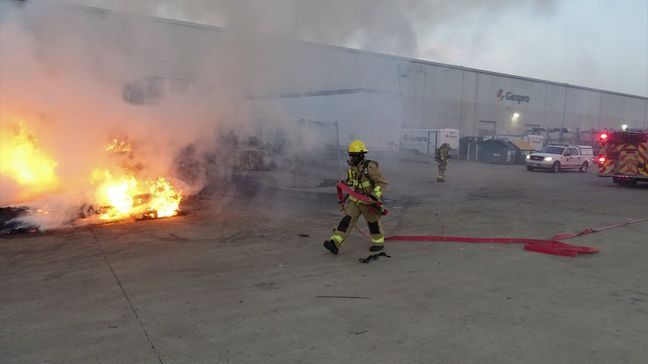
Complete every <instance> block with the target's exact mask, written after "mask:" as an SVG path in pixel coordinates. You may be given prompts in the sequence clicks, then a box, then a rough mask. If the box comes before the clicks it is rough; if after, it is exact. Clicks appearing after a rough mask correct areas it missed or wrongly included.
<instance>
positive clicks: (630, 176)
mask: <svg viewBox="0 0 648 364" xmlns="http://www.w3.org/2000/svg"><path fill="white" fill-rule="evenodd" d="M599 142H600V150H599V158H598V165H599V173H598V175H599V177H612V181H614V183H616V184H620V185H629V186H631V185H635V184H636V183H637V182H639V181H645V182H648V130H637V129H626V130H625V131H604V132H602V133H601V134H599Z"/></svg>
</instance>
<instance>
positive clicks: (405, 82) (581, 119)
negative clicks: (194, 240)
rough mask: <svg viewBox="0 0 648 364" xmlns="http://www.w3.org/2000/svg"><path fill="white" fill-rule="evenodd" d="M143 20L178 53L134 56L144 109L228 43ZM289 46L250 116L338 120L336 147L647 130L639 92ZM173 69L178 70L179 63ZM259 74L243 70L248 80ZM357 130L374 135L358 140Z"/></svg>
mask: <svg viewBox="0 0 648 364" xmlns="http://www.w3.org/2000/svg"><path fill="white" fill-rule="evenodd" d="M76 8H78V9H79V13H83V14H88V15H89V16H90V17H92V18H93V21H94V22H95V23H96V26H97V27H102V24H101V23H102V21H106V19H109V18H120V17H124V16H126V17H137V16H135V15H125V14H118V13H114V12H111V11H106V10H99V9H94V8H85V7H76ZM141 18H144V17H141ZM145 19H147V21H150V22H151V23H153V26H150V27H149V28H147V32H151V34H152V33H156V34H158V35H161V37H163V38H164V39H167V40H168V44H181V45H182V47H181V48H177V47H175V46H174V47H169V48H168V49H165V50H160V49H158V50H155V51H152V52H151V53H150V54H148V55H147V54H146V53H145V52H144V51H140V54H139V56H140V57H147V56H148V57H150V58H151V68H150V74H142V75H141V77H139V78H137V79H134V80H133V82H131V83H129V84H127V85H126V86H125V88H124V91H123V92H124V97H125V98H126V99H127V101H129V102H131V103H147V102H149V101H150V99H151V98H155V97H161V95H162V96H163V95H164V92H163V91H160V90H159V88H161V87H162V88H164V89H175V90H184V89H189V88H192V87H194V86H195V87H197V88H200V84H201V82H203V78H204V76H205V72H209V70H208V69H207V70H206V69H205V68H204V67H203V66H202V65H198V63H199V62H200V60H201V59H204V58H205V57H210V56H212V55H214V54H219V52H220V51H221V49H220V47H225V45H224V42H222V41H220V40H219V39H220V38H222V34H223V33H224V31H223V30H222V29H221V28H218V27H211V26H205V25H198V24H192V23H187V22H181V21H174V20H168V19H151V18H145ZM114 31H116V32H117V31H120V30H117V29H115V30H114ZM123 31H124V32H127V31H129V27H124V30H123ZM287 43H289V44H290V46H286V45H285V44H284V43H281V44H282V49H281V55H282V57H284V59H286V60H288V61H286V62H280V61H277V60H276V59H275V62H274V63H273V64H271V65H268V66H267V67H265V66H264V67H262V68H263V69H264V72H268V71H270V72H271V73H272V74H273V77H274V79H276V80H277V81H276V82H273V83H271V86H268V85H265V87H264V86H260V87H259V88H254V89H250V90H249V91H248V94H249V99H250V109H251V110H252V112H251V113H252V115H253V117H254V118H256V119H259V120H262V119H264V118H276V117H275V116H272V117H270V116H269V115H268V114H269V113H270V110H274V111H276V110H277V109H281V110H282V113H283V115H284V116H285V117H286V118H290V119H293V120H314V121H317V122H331V123H335V125H337V126H338V130H337V134H338V139H339V141H340V142H346V141H347V140H349V139H351V138H354V137H364V138H365V139H367V140H369V144H375V145H374V147H378V148H386V149H393V148H397V147H398V144H399V142H400V138H401V131H402V129H434V130H438V129H457V130H459V133H460V135H461V137H479V136H493V135H524V134H527V133H549V132H551V131H553V132H556V131H558V132H559V133H560V134H561V135H562V134H563V133H573V132H582V131H587V132H594V131H596V130H601V129H605V128H620V127H621V125H623V124H626V125H628V126H629V127H631V128H648V98H646V97H643V96H637V95H629V94H624V93H619V92H613V91H606V90H599V89H594V88H588V87H580V86H575V85H569V84H565V83H559V82H552V81H544V80H539V79H532V78H528V77H520V76H514V75H507V74H502V73H496V72H489V71H483V70H478V69H471V68H465V67H461V66H454V65H448V64H441V63H436V62H429V61H423V60H417V59H410V58H404V57H397V56H391V55H385V54H378V53H373V52H368V51H361V50H356V49H348V48H343V47H337V46H329V45H322V44H314V43H309V42H297V41H290V42H287ZM180 64H181V65H182V67H181V68H178V67H176V65H180ZM192 64H196V67H192V66H191V65H192ZM214 67H217V66H214ZM198 70H200V71H198ZM257 71H258V70H255V69H250V70H249V72H250V74H251V76H252V77H253V76H254V72H257ZM379 130H380V132H379ZM362 131H364V132H369V133H371V132H374V133H375V135H374V136H373V137H372V136H371V135H369V136H364V135H359V133H361V132H362ZM385 131H387V134H389V135H388V136H385V135H383V134H384V133H385ZM379 134H380V137H379Z"/></svg>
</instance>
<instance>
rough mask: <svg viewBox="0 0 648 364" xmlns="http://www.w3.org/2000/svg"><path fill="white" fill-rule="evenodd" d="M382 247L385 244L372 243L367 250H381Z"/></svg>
mask: <svg viewBox="0 0 648 364" xmlns="http://www.w3.org/2000/svg"><path fill="white" fill-rule="evenodd" d="M383 249H385V246H384V245H382V244H380V245H378V244H374V245H372V246H371V248H369V251H372V252H379V251H381V250H383Z"/></svg>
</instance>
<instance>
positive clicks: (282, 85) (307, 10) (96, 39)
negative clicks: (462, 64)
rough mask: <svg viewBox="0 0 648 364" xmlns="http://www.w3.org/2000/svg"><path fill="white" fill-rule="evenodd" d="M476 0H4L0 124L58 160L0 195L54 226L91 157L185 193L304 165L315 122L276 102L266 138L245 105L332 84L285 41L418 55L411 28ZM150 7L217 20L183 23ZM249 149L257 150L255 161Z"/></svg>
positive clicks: (76, 206) (86, 188)
mask: <svg viewBox="0 0 648 364" xmlns="http://www.w3.org/2000/svg"><path fill="white" fill-rule="evenodd" d="M70 3H77V4H81V5H89V6H98V7H102V8H108V9H113V10H117V11H118V12H117V13H115V12H102V11H99V10H97V9H94V8H85V7H79V6H76V5H70ZM519 3H520V2H516V4H518V5H519ZM527 3H535V4H545V3H546V2H540V1H529V2H527ZM480 4H481V2H478V1H459V2H453V4H452V5H449V4H448V3H446V2H444V1H415V0H406V1H395V0H352V1H342V0H331V1H316V0H277V1H272V2H270V1H262V0H239V1H226V0H217V1H207V0H186V1H182V2H180V1H155V0H141V1H128V0H116V1H104V0H75V1H54V0H52V1H38V0H32V1H25V2H19V1H7V0H2V1H0V54H2V57H0V132H1V133H2V135H3V136H6V135H9V134H10V133H11V130H12V129H13V128H15V124H16V123H18V122H24V123H25V124H27V125H28V127H29V129H30V132H31V133H33V135H34V136H35V137H36V138H37V139H38V145H39V148H40V149H42V150H43V151H44V152H46V153H48V154H49V155H51V157H52V158H53V159H54V160H55V161H56V163H57V165H56V173H57V175H58V177H59V179H60V181H61V183H60V184H59V185H58V186H57V187H56V189H53V190H51V191H48V193H46V194H45V195H40V196H31V197H32V198H30V199H28V200H25V199H23V198H21V197H20V195H21V189H22V187H21V186H19V185H17V184H16V183H15V182H14V181H12V180H11V179H8V178H6V177H5V176H1V177H0V184H1V186H0V187H1V188H0V205H7V204H13V205H26V206H28V207H29V208H30V209H31V210H32V211H37V210H43V209H46V210H47V211H48V212H49V213H48V214H47V216H43V215H31V216H29V217H28V218H26V219H25V221H30V222H32V223H34V224H37V225H40V226H43V227H56V226H60V225H63V224H65V223H67V222H70V221H73V220H74V219H76V218H78V217H79V215H83V214H84V211H83V209H84V208H86V207H87V206H88V205H89V204H91V203H92V201H93V199H94V196H93V195H94V194H95V192H96V191H95V189H96V187H94V186H92V184H91V183H90V181H89V180H90V176H91V175H92V173H93V171H95V170H97V169H103V168H108V169H112V170H115V169H119V168H124V166H125V165H127V166H129V169H131V170H136V172H137V174H138V177H139V178H144V179H155V178H158V177H165V178H169V179H170V180H171V181H173V183H174V184H175V185H176V186H178V187H179V189H181V190H182V191H183V193H184V194H185V195H191V194H194V193H196V192H198V191H201V190H203V189H204V188H205V187H207V190H211V191H214V190H215V189H223V188H225V187H224V185H225V184H223V183H222V182H223V181H228V180H231V178H232V177H233V175H234V174H235V171H236V170H240V169H242V164H255V165H257V164H258V165H261V168H272V167H286V166H291V165H292V166H293V167H295V166H298V167H300V168H301V167H303V166H304V165H307V164H308V163H305V162H304V159H303V158H301V159H300V158H298V157H296V156H301V155H302V154H303V153H304V152H307V151H309V150H312V149H315V148H317V147H319V146H318V145H317V140H318V138H317V133H318V132H317V131H313V130H305V129H304V128H293V127H291V126H290V125H289V124H285V123H281V120H284V121H285V120H286V119H287V118H288V117H287V116H286V115H284V112H283V110H281V109H280V108H277V109H276V110H272V111H267V110H266V112H267V115H264V117H265V118H266V119H267V120H265V121H264V123H263V128H264V129H263V133H265V135H268V133H273V134H272V135H273V138H270V139H273V142H269V141H268V140H259V139H258V137H259V135H260V134H263V133H261V129H260V124H259V123H258V122H256V121H255V120H252V117H251V116H250V110H249V109H248V106H249V105H248V101H249V96H251V95H268V94H277V93H281V92H286V91H293V90H295V89H300V86H301V88H302V89H306V90H308V89H326V88H327V86H329V85H333V83H334V82H335V81H334V80H331V78H330V75H331V73H332V72H333V71H334V70H331V69H326V67H323V66H324V65H315V66H314V67H311V65H313V61H317V60H316V59H315V56H314V55H313V54H310V53H309V52H308V50H307V49H305V48H303V47H302V48H298V47H295V46H294V43H292V42H291V41H289V40H288V39H301V40H307V41H315V42H322V43H329V44H336V45H341V46H352V47H358V48H364V49H368V50H373V51H379V52H386V53H394V54H399V55H404V56H412V57H416V56H418V55H419V54H420V50H419V41H418V38H417V29H418V28H420V27H421V26H426V27H428V28H431V29H433V28H434V27H436V26H437V25H440V24H443V23H444V22H446V21H448V20H449V19H452V18H454V17H458V16H461V15H462V14H463V13H464V12H466V11H485V9H486V8H485V6H484V5H480ZM510 6H513V5H511V4H508V3H507V4H501V5H497V7H498V8H496V9H492V5H490V6H489V9H488V10H489V11H493V12H497V11H500V10H502V9H506V8H508V7H510ZM539 6H540V5H539ZM542 6H544V5H542ZM549 6H550V5H549ZM466 9H468V10H466ZM151 16H153V17H151ZM155 16H160V17H166V18H174V19H181V20H188V21H192V22H200V23H205V24H211V25H217V26H222V27H224V28H223V29H222V30H215V29H211V28H209V29H208V28H205V29H203V30H196V28H192V29H191V30H189V29H188V28H187V26H186V25H182V24H176V25H174V26H170V24H169V23H168V22H163V21H160V20H158V19H156V18H154V17H155ZM311 68H312V69H311ZM292 69H297V70H300V72H294V73H293V72H291V70H292ZM306 69H307V70H308V71H307V72H304V70H306ZM296 85H297V86H296ZM304 85H308V86H304ZM333 86H334V87H339V85H333ZM309 133H310V134H311V135H310V136H309V135H308V134H309ZM115 138H117V139H120V140H127V141H128V142H129V143H130V144H131V148H132V149H131V151H130V152H129V156H128V158H127V160H124V158H115V157H114V156H111V155H110V154H108V153H106V145H107V144H108V143H110V142H111V141H112V140H113V139H115ZM3 140H5V139H3ZM297 140H302V142H301V143H298V142H297ZM303 140H308V141H309V142H303ZM250 150H251V151H254V150H261V151H263V153H261V154H259V155H262V159H264V160H262V161H258V160H257V159H258V158H259V157H258V155H256V154H254V153H252V154H250V153H248V152H249V151H250ZM269 154H270V156H269V157H268V155H269ZM241 155H244V156H245V158H246V159H245V161H243V162H241V160H240V158H239V157H240V156H241ZM268 158H269V159H268ZM315 165H316V164H315ZM243 167H245V166H243ZM248 167H249V166H248ZM289 168H290V167H289ZM315 168H316V167H315ZM36 197H38V198H36ZM80 206H81V208H80ZM80 210H81V212H80Z"/></svg>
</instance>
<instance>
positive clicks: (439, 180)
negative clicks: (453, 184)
mask: <svg viewBox="0 0 648 364" xmlns="http://www.w3.org/2000/svg"><path fill="white" fill-rule="evenodd" d="M437 182H445V176H437Z"/></svg>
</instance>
